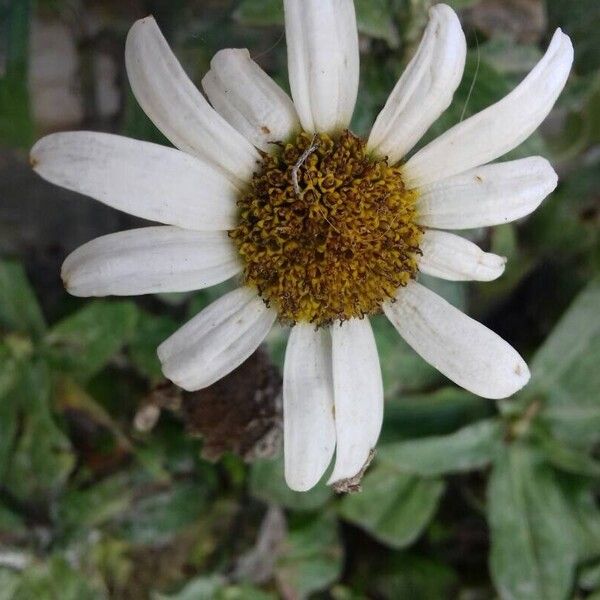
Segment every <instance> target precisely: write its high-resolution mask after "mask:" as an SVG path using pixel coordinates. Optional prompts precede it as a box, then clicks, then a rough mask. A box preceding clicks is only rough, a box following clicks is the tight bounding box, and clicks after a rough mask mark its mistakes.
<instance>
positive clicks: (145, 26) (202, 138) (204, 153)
mask: <svg viewBox="0 0 600 600" xmlns="http://www.w3.org/2000/svg"><path fill="white" fill-rule="evenodd" d="M125 65H126V67H127V75H128V77H129V83H130V84H131V88H132V89H133V93H134V94H135V97H136V98H137V101H138V102H139V103H140V106H141V107H142V108H143V109H144V112H145V113H146V114H147V115H148V117H150V119H151V120H152V121H153V122H154V124H155V125H156V126H157V127H158V128H159V129H160V130H161V131H162V132H163V134H164V135H165V136H166V137H167V138H168V139H169V140H170V141H171V142H172V143H173V144H174V145H175V146H177V147H178V148H179V149H180V150H184V151H185V152H189V153H190V154H193V155H195V156H198V157H200V158H202V159H204V160H206V161H209V162H211V163H212V164H214V165H217V166H218V167H219V168H220V169H222V170H223V171H224V172H226V173H227V174H228V176H230V177H233V178H236V179H238V180H241V181H246V180H248V179H249V178H250V177H251V175H252V172H253V171H254V169H255V167H256V161H257V160H259V156H258V154H257V153H256V150H255V149H254V148H253V147H252V145H251V144H250V143H249V142H248V141H247V140H246V139H245V138H244V137H243V136H242V135H241V134H240V133H238V132H237V131H236V130H235V129H234V128H233V127H231V125H229V123H227V121H225V120H224V119H223V118H222V117H221V116H220V115H219V114H218V113H217V112H216V111H215V110H213V108H212V107H211V106H210V105H209V104H208V102H207V101H206V99H205V98H204V96H202V94H201V93H200V91H199V90H198V89H197V88H196V86H195V85H194V84H193V83H192V82H191V81H190V79H189V77H188V76H187V75H186V74H185V71H184V70H183V68H182V66H181V65H180V64H179V61H178V60H177V58H176V57H175V55H174V54H173V52H172V51H171V49H170V48H169V45H168V43H167V41H166V40H165V38H164V37H163V35H162V33H161V32H160V29H159V28H158V25H157V24H156V21H155V20H154V19H153V18H152V17H146V18H145V19H140V20H139V21H137V22H136V23H134V25H133V27H132V28H131V29H130V30H129V35H128V36H127V43H126V46H125Z"/></svg>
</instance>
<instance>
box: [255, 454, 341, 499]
mask: <svg viewBox="0 0 600 600" xmlns="http://www.w3.org/2000/svg"><path fill="white" fill-rule="evenodd" d="M250 493H251V494H252V495H253V496H254V497H255V498H258V499H259V500H262V501H263V502H266V503H267V504H277V505H280V506H284V507H285V508H291V509H293V510H316V509H317V508H320V507H321V506H323V505H324V504H325V503H326V502H327V501H328V500H329V498H331V496H332V491H331V489H330V488H329V487H327V486H326V485H325V484H324V483H320V484H318V485H316V486H315V487H314V488H312V489H311V490H310V491H308V492H303V493H300V492H294V491H292V490H290V488H289V487H288V486H287V484H286V483H285V479H284V477H283V457H279V458H278V459H276V460H257V461H256V462H254V463H253V464H252V466H251V468H250Z"/></svg>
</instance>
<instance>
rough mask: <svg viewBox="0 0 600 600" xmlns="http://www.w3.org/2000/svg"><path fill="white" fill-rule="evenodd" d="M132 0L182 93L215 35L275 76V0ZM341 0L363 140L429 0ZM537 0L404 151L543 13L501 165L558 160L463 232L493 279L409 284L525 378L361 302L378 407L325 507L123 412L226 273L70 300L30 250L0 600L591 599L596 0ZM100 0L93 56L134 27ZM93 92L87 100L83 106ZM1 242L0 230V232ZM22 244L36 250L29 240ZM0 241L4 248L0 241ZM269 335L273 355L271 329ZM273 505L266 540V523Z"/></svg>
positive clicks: (23, 26) (151, 394)
mask: <svg viewBox="0 0 600 600" xmlns="http://www.w3.org/2000/svg"><path fill="white" fill-rule="evenodd" d="M448 3H449V4H450V5H452V6H453V7H454V8H456V9H465V8H468V9H469V11H466V12H465V13H464V14H465V15H467V18H469V17H468V14H469V12H471V11H475V13H476V12H477V11H478V10H481V7H482V3H481V2H479V1H478V0H449V2H448ZM72 4H73V3H72V2H68V1H65V0H51V1H49V0H45V1H44V2H40V3H38V4H37V8H35V10H40V9H41V10H42V11H43V14H44V16H46V17H48V16H51V17H52V18H60V19H64V18H67V19H68V18H70V17H68V15H71V12H72V8H73V7H72V6H71V5H72ZM113 4H114V3H113ZM154 4H156V6H154V11H155V14H156V16H157V18H158V20H159V22H160V24H161V26H162V27H163V29H164V30H165V31H166V32H167V33H168V38H169V41H170V42H172V43H173V44H174V46H175V51H176V53H177V55H178V56H179V57H181V58H183V61H184V65H185V68H186V70H187V71H188V72H189V73H190V75H191V76H192V78H193V79H194V80H195V81H196V83H199V82H200V79H201V77H202V75H203V72H204V71H205V70H206V68H207V66H208V62H209V60H210V57H211V56H212V54H213V53H214V52H215V51H216V50H218V49H220V48H222V47H248V48H250V51H251V54H252V56H253V57H255V58H256V60H257V62H258V63H259V64H260V65H261V66H262V67H263V68H264V69H265V70H266V71H267V72H268V73H269V74H270V75H272V76H273V78H274V79H275V80H276V81H277V82H279V83H281V84H282V85H283V87H286V86H287V73H286V71H285V64H286V55H285V42H284V41H283V40H282V39H280V37H279V36H280V34H281V32H282V27H281V25H282V22H283V10H282V2H281V0H236V1H231V2H205V3H189V2H185V1H181V0H178V1H177V2H171V3H163V4H164V5H161V6H158V4H160V3H158V4H157V3H154ZM200 4H201V5H202V6H200ZM516 4H518V3H504V4H503V6H502V9H503V10H506V11H509V12H510V11H515V10H516V9H515V8H514V6H516ZM527 4H531V5H532V7H535V6H537V5H538V4H539V3H538V2H537V0H532V1H531V2H528V3H527ZM355 5H356V12H357V20H358V25H359V29H360V33H361V89H360V94H359V100H358V105H357V108H356V111H355V115H354V120H353V123H352V128H353V130H354V131H356V132H358V133H360V134H361V135H367V134H368V132H369V129H370V127H371V125H372V123H373V121H374V119H375V118H376V116H377V114H378V112H379V110H380V109H381V107H382V106H383V104H384V103H385V101H386V99H387V96H388V93H389V91H390V90H391V89H392V87H393V86H394V85H395V83H396V82H397V81H398V78H399V77H400V75H401V74H402V72H403V70H404V68H405V66H406V64H407V63H408V61H409V60H410V58H411V57H412V55H413V52H414V50H415V49H416V47H417V44H418V41H419V38H420V34H421V32H422V29H423V26H424V25H425V23H426V15H427V10H428V8H429V6H430V5H431V2H426V1H425V0H355ZM513 5H514V6H513ZM540 5H541V4H540ZM544 5H545V7H546V9H547V15H548V19H549V25H548V28H547V30H546V31H545V32H542V33H541V34H540V35H539V36H538V38H539V39H536V40H533V38H531V40H530V41H528V42H526V43H525V42H520V41H515V39H517V40H518V39H519V37H518V35H517V38H515V37H513V36H512V35H510V34H511V32H508V31H507V35H504V34H502V35H495V34H494V35H491V36H489V37H488V36H487V34H486V33H485V32H483V31H479V30H477V32H475V31H474V30H473V29H472V28H470V27H468V28H467V30H466V34H467V41H468V55H467V62H466V67H465V73H464V77H463V80H462V82H461V84H460V86H459V87H458V89H457V91H456V93H455V96H454V100H453V102H452V104H451V106H450V107H449V108H448V110H447V111H446V112H445V113H444V114H443V115H442V117H441V118H440V119H439V120H438V122H437V123H435V124H434V125H433V126H432V127H431V128H430V130H429V131H428V132H427V133H426V136H425V138H424V139H423V140H422V141H421V142H420V145H423V144H425V143H427V142H428V141H430V140H431V139H433V138H434V137H436V136H437V135H439V134H440V133H442V132H443V131H445V130H446V129H448V128H449V127H451V126H453V125H454V124H456V123H458V122H459V121H461V120H463V119H465V118H468V117H469V116H470V115H472V114H474V113H476V112H477V111H479V110H481V109H484V108H486V107H487V106H489V105H490V104H492V103H494V102H496V101H498V100H499V99H501V98H502V97H503V96H504V95H505V94H506V93H507V92H509V91H510V90H511V89H513V88H514V86H515V85H517V84H518V82H519V81H520V80H521V79H522V78H523V77H524V76H525V74H526V73H527V72H528V71H529V70H530V69H531V67H532V66H533V65H534V64H535V62H536V61H537V60H538V59H539V57H540V56H541V55H542V53H543V50H544V49H545V46H546V42H547V40H548V39H549V37H550V35H551V33H552V30H553V28H554V27H557V26H560V27H562V28H563V29H564V30H565V31H567V32H568V33H569V34H570V35H572V36H573V39H574V43H575V63H576V64H575V72H574V74H573V75H572V77H571V79H570V81H569V83H568V85H567V88H566V89H565V92H564V94H563V95H562V96H561V98H560V99H559V102H558V105H557V109H556V110H555V111H554V113H553V114H552V115H551V117H550V118H549V120H548V125H547V127H545V128H544V129H543V130H542V132H536V133H535V134H534V135H532V136H531V137H530V138H529V139H528V140H527V141H526V142H525V143H524V144H523V145H522V146H520V147H519V148H518V149H516V150H515V151H513V152H512V153H511V154H510V155H509V158H514V157H521V156H527V155H531V154H541V155H544V156H547V157H549V158H550V159H551V161H552V163H553V165H554V166H555V168H556V170H557V172H558V173H559V175H560V184H559V187H558V188H557V190H556V192H555V193H554V194H552V195H551V196H550V197H549V198H547V199H546V200H545V201H544V203H543V204H542V206H541V207H540V209H539V210H538V211H536V212H535V213H534V214H533V215H531V217H528V218H527V219H524V220H521V221H520V222H517V223H511V224H506V225H503V226H501V227H497V228H494V229H492V230H490V231H489V232H484V231H483V230H476V231H471V232H467V233H466V234H465V235H466V236H467V237H469V239H472V240H473V241H475V242H476V243H478V244H480V245H481V246H482V247H483V248H484V249H486V250H490V251H491V252H495V253H498V254H501V255H503V256H506V257H508V259H509V262H508V264H507V269H506V272H505V273H504V275H503V276H502V277H501V278H499V279H498V280H497V281H495V282H490V283H485V284H484V283H481V284H479V283H475V284H471V285H465V284H462V283H458V284H457V283H449V282H442V281H440V280H435V279H432V278H426V277H423V280H424V281H425V282H426V284H427V285H428V286H430V287H432V288H434V289H435V291H436V292H438V293H439V294H441V295H442V296H444V297H445V298H446V299H448V301H449V302H451V303H452V304H454V305H455V306H457V307H458V308H460V309H462V310H465V311H467V312H468V313H469V314H472V315H474V316H476V317H477V318H479V319H481V320H482V321H484V322H485V323H486V324H488V325H489V326H490V327H491V328H492V329H495V330H497V331H498V332H499V333H500V334H501V335H503V336H506V337H507V339H509V341H511V343H514V344H515V346H516V347H517V348H518V349H519V350H520V351H521V352H522V353H523V354H524V356H526V358H528V359H529V360H528V362H529V365H530V368H531V372H532V379H531V382H530V384H529V385H528V386H527V387H526V388H525V389H524V390H522V391H521V392H520V393H518V394H516V395H515V396H514V397H513V398H510V399H508V400H506V401H502V402H500V403H493V402H489V401H486V400H482V399H480V398H477V397H475V396H474V395H472V394H470V393H468V392H466V391H464V390H461V389H459V388H457V387H456V386H453V385H451V384H449V382H448V381H447V380H445V379H444V378H443V377H442V376H441V375H440V374H439V373H438V372H437V371H436V370H435V369H433V368H432V367H431V366H430V365H428V364H427V363H425V362H424V361H423V360H422V359H421V358H420V357H419V356H417V355H416V354H415V353H414V352H413V351H412V350H411V349H410V348H409V346H408V345H407V344H405V343H404V342H403V341H402V340H401V338H400V337H399V336H398V334H397V332H396V331H395V329H394V328H393V327H392V326H391V325H390V324H389V323H388V322H387V320H386V319H385V318H384V317H383V316H379V317H376V318H374V319H373V320H372V323H373V330H374V333H375V336H376V341H377V346H378V351H379V354H380V359H381V367H382V372H383V378H384V387H385V396H386V407H385V421H384V424H383V430H382V435H381V438H380V442H379V444H378V448H377V454H376V458H375V460H374V463H373V465H372V466H371V467H370V468H369V470H368V471H367V473H366V476H365V477H364V479H363V481H362V492H360V493H355V494H349V495H344V496H336V495H335V494H334V493H333V492H332V490H331V489H330V488H329V487H328V486H326V485H325V483H324V482H322V483H321V484H320V485H318V486H317V487H315V488H314V489H313V490H311V491H310V492H308V493H303V494H301V493H296V492H292V491H291V490H289V488H288V487H287V486H286V484H285V481H284V477H283V460H282V457H281V456H279V457H278V458H275V459H272V460H257V461H254V462H253V463H252V464H249V465H245V464H244V462H243V460H242V459H241V458H239V457H236V456H233V455H226V456H225V457H224V458H223V459H222V460H220V461H219V462H218V463H217V464H211V463H208V462H207V461H205V460H203V459H202V458H201V450H202V442H201V440H196V439H192V438H191V437H190V436H188V435H187V434H186V427H189V425H190V423H189V421H188V419H189V415H187V414H185V413H184V411H177V410H174V411H169V410H162V412H161V415H160V418H159V420H158V423H157V425H156V427H155V428H154V429H152V430H151V431H147V432H143V433H142V432H138V431H136V430H135V428H134V426H133V425H132V424H133V422H134V420H135V419H134V418H135V416H136V412H137V410H138V409H139V407H140V406H145V405H147V403H148V402H152V401H155V399H156V397H157V394H158V397H160V394H161V393H162V392H163V391H164V387H163V385H162V384H164V379H163V376H162V373H161V370H160V364H159V361H158V358H157V356H156V347H157V346H158V345H159V344H160V342H161V341H162V340H164V339H165V338H167V337H168V336H169V335H170V334H171V333H172V332H173V331H175V330H176V329H177V328H178V327H179V326H180V325H181V324H182V323H183V322H184V321H185V320H186V319H187V318H188V317H189V316H193V315H194V314H196V313H197V312H198V311H199V310H201V309H203V308H204V307H205V306H207V305H208V304H209V303H210V302H211V301H212V300H214V299H215V298H217V297H218V296H220V295H221V293H222V292H223V291H226V290H228V289H229V286H230V284H224V285H221V286H215V287H214V288H211V289H209V290H204V291H202V292H199V293H198V294H195V295H194V296H192V297H190V296H189V295H187V294H176V295H161V296H158V297H157V298H156V299H154V300H149V299H142V300H141V301H139V302H137V301H136V302H134V301H121V300H116V301H115V300H106V301H104V300H102V301H85V302H83V301H70V302H67V301H65V300H64V298H56V296H57V295H56V294H48V296H49V298H47V297H46V296H47V294H46V289H45V287H44V286H46V285H48V284H47V279H48V278H47V277H46V274H42V275H41V276H40V273H39V271H40V268H41V267H40V265H39V262H36V260H37V259H35V258H33V254H32V256H29V255H28V256H27V272H28V273H30V274H31V276H32V278H33V282H34V283H35V289H37V290H40V291H41V293H40V299H41V301H42V302H40V301H38V299H37V298H36V294H35V292H34V289H33V287H32V285H31V284H30V282H29V281H28V278H27V276H26V273H25V269H24V268H23V266H22V265H21V264H20V263H19V262H18V261H15V260H3V259H1V260H0V600H30V599H31V598H36V599H37V598H39V599H40V600H46V599H48V600H50V599H53V600H54V599H55V598H60V599H61V600H63V599H66V600H70V599H73V600H74V599H77V600H80V599H82V600H88V599H89V600H96V599H98V600H105V599H108V598H113V597H114V598H116V599H117V600H119V599H121V598H136V599H137V598H140V599H143V598H151V599H152V600H202V599H204V598H206V599H207V600H208V599H210V600H213V599H214V600H238V599H239V600H242V599H243V600H274V599H275V598H280V597H286V598H288V597H289V598H313V597H314V598H320V597H323V598H325V597H327V598H329V597H331V598H333V599H335V600H366V599H367V598H382V599H384V600H388V599H389V600H395V599H396V598H410V599H412V598H415V599H423V600H438V599H441V598H471V597H478V598H479V597H481V598H495V597H499V598H501V599H502V600H509V599H511V600H512V599H515V600H528V599H531V600H540V599H544V600H561V599H564V600H570V599H571V598H583V597H589V598H591V599H594V598H595V599H599V598H600V510H599V507H598V490H599V489H600V488H599V483H600V461H599V455H598V447H599V444H600V433H599V432H600V370H599V369H598V367H597V365H598V362H599V357H600V321H599V319H598V310H599V307H600V280H599V279H598V276H599V275H600V244H599V242H600V238H599V232H600V228H599V227H598V214H599V213H598V189H600V169H599V166H600V161H599V158H598V156H599V155H598V144H600V101H599V100H600V78H599V75H598V72H599V71H598V69H599V67H600V62H599V59H598V57H599V56H600V52H599V51H598V39H599V38H598V35H597V31H598V25H599V19H600V9H599V8H598V3H597V1H596V0H578V1H577V2H567V1H565V0H547V1H546V2H545V3H544ZM99 7H100V12H99V14H102V17H95V18H99V19H101V23H102V29H101V35H98V36H96V37H98V39H101V42H102V44H106V43H107V41H109V42H110V44H107V45H106V46H103V52H105V51H106V48H107V47H108V46H110V45H111V44H112V43H115V44H120V45H121V46H122V45H123V44H124V40H125V37H124V36H125V32H126V31H127V29H128V27H129V26H130V24H131V20H132V19H133V18H135V17H134V15H133V14H129V13H128V12H127V11H128V9H127V8H126V7H119V8H118V9H116V8H114V7H113V6H112V5H110V3H105V2H100V3H99ZM33 10H34V7H33V4H32V3H31V2H30V1H29V0H13V1H10V2H6V1H4V2H2V0H0V144H1V145H2V146H5V147H8V148H11V153H12V152H13V150H12V149H15V151H14V153H15V154H17V155H19V153H21V154H23V152H22V150H23V149H26V148H27V147H28V146H29V145H30V144H31V143H32V142H33V138H34V130H35V123H34V122H33V118H32V115H31V111H30V98H29V95H30V93H33V92H30V90H29V89H28V85H27V81H28V68H29V65H28V44H29V30H30V25H31V18H32V16H33V14H34V13H33ZM78 10H79V9H78ZM86 10H87V9H86V8H85V7H83V6H82V7H81V11H82V13H85V11H86ZM36 14H37V13H36ZM511 14H512V13H511ZM516 14H518V13H517V12H515V13H514V14H512V16H513V18H514V17H515V15H516ZM65 15H67V16H65ZM517 21H518V19H517ZM469 22H470V23H471V22H472V21H469ZM513 33H514V32H513ZM263 38H264V39H263ZM94 44H95V42H93V43H92V42H90V41H89V39H86V40H84V41H82V43H81V44H80V47H79V50H78V52H79V53H80V58H82V57H83V59H82V61H81V65H80V67H81V68H80V70H81V79H82V83H83V86H84V87H87V86H89V85H90V82H91V81H92V80H93V79H94V77H95V76H96V75H95V71H94V69H96V63H95V61H94V58H95V55H94V52H95V50H94V48H93V46H94ZM91 65H94V67H93V68H92V67H91ZM117 66H118V69H119V72H124V67H123V65H117ZM90 71H94V73H91V72H90ZM92 87H93V86H92ZM120 91H121V92H122V97H123V111H122V112H121V114H119V116H118V118H117V119H114V122H111V123H110V124H109V123H104V122H103V126H106V127H107V128H108V127H110V126H112V125H114V126H115V127H116V128H117V129H118V133H121V134H123V135H130V136H132V137H136V138H140V139H145V140H149V141H154V142H157V143H167V144H168V142H167V141H166V140H165V138H164V137H163V136H162V134H161V133H160V132H159V131H158V130H157V129H156V127H155V126H154V125H153V124H152V122H151V121H150V120H149V119H148V117H147V116H146V115H144V113H143V111H142V110H141V108H140V107H139V106H138V104H137V102H136V101H135V99H134V97H133V95H132V93H131V91H130V90H129V87H128V86H127V85H126V84H125V85H123V86H121V88H120ZM94 102H95V99H94V100H91V99H90V98H86V110H87V109H88V108H91V106H92V105H93V104H94ZM88 104H89V106H88ZM23 156H24V154H23ZM0 166H2V164H0ZM507 193H510V191H509V190H508V191H507ZM4 235H5V229H4V226H2V229H1V231H0V236H2V239H1V240H0V241H1V242H4ZM27 243H28V244H29V243H30V242H29V241H28V242H27ZM32 243H33V242H32ZM40 244H41V245H40V246H39V247H38V246H35V250H36V253H34V254H39V253H40V249H41V252H43V253H46V252H48V248H47V247H46V246H45V245H44V244H45V242H44V241H41V242H40ZM5 247H7V248H8V249H9V250H10V251H11V252H12V251H14V250H13V247H12V245H11V243H10V239H9V243H8V245H7V246H5V244H4V243H3V244H2V248H3V249H4V248H5ZM55 275H56V274H55ZM56 279H58V278H56ZM161 303H162V304H161ZM40 304H41V305H42V307H43V308H42V307H40ZM142 306H143V307H144V308H142ZM148 307H151V308H152V312H149V311H148V310H147V308H148ZM57 314H59V315H61V320H59V321H58V322H57V321H56V318H55V315H57ZM62 315H66V316H62ZM267 341H268V344H269V347H270V350H271V355H272V358H273V361H274V362H275V363H276V364H279V365H280V366H281V365H282V364H283V357H284V349H285V341H286V333H285V332H284V333H281V332H279V333H277V332H276V333H274V334H272V335H271V336H270V337H269V339H268V340H267ZM199 368H201V365H199ZM198 398H201V396H199V397H198ZM193 399H194V401H196V400H197V398H196V397H193ZM186 400H187V401H188V404H187V405H186V406H187V408H188V409H189V408H190V407H191V406H194V403H193V402H190V397H189V396H186ZM218 400H219V399H212V401H213V402H215V401H218ZM197 401H200V400H197ZM173 405H174V406H176V405H177V402H176V401H173ZM323 480H324V481H325V480H326V477H324V478H323ZM271 511H276V512H278V514H280V515H281V524H280V529H278V530H276V531H274V532H273V531H271V532H268V531H267V532H265V531H263V529H262V527H263V524H264V523H265V522H266V521H267V519H265V514H271ZM249 555H250V556H255V557H256V556H259V557H260V560H259V561H258V563H257V564H258V566H259V567H260V568H259V569H250V570H248V569H246V570H244V569H241V568H240V565H241V563H242V562H243V560H242V559H243V558H246V557H247V556H249ZM488 567H489V568H488Z"/></svg>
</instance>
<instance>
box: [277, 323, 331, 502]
mask: <svg viewBox="0 0 600 600" xmlns="http://www.w3.org/2000/svg"><path fill="white" fill-rule="evenodd" d="M331 369H332V362H331V336H330V334H329V331H327V330H325V329H319V330H315V327H314V326H313V325H307V324H297V325H295V326H294V327H293V328H292V332H291V334H290V339H289V341H288V345H287V351H286V353H285V367H284V371H283V444H284V456H285V480H286V482H287V484H288V486H289V487H290V488H291V489H293V490H296V491H298V492H304V491H306V490H309V489H310V488H312V487H313V486H314V485H316V484H317V483H318V482H319V480H320V479H321V477H322V476H323V473H325V470H326V469H327V467H328V465H329V463H330V462H331V457H332V456H333V451H334V449H335V423H334V419H333V410H334V409H333V375H332V370H331Z"/></svg>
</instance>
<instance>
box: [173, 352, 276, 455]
mask: <svg viewBox="0 0 600 600" xmlns="http://www.w3.org/2000/svg"><path fill="white" fill-rule="evenodd" d="M181 413H182V416H183V420H184V423H185V428H186V431H187V433H188V434H190V435H193V436H202V439H203V446H202V456H203V458H205V459H206V460H211V461H216V460H218V459H219V458H220V457H221V456H222V455H223V454H224V453H225V452H233V453H235V454H237V455H238V456H241V457H242V458H243V459H244V460H246V461H249V462H250V461H253V460H256V459H257V458H270V457H272V456H275V455H276V454H277V453H278V452H279V449H280V446H281V375H280V374H279V371H278V369H277V368H276V367H275V366H273V365H272V364H271V361H270V360H269V357H268V355H267V354H266V352H264V351H263V350H262V349H261V348H258V349H257V350H256V352H254V353H253V354H252V355H251V356H250V357H249V358H248V359H247V360H246V361H244V362H243V363H242V364H241V365H240V366H239V367H237V368H236V369H235V370H234V371H232V372H231V373H229V374H228V375H226V376H225V377H223V378H222V379H220V380H219V381H217V382H216V383H214V384H213V385H211V386H209V387H207V388H205V389H202V390H199V391H198V392H191V393H185V394H183V396H182V403H181Z"/></svg>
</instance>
